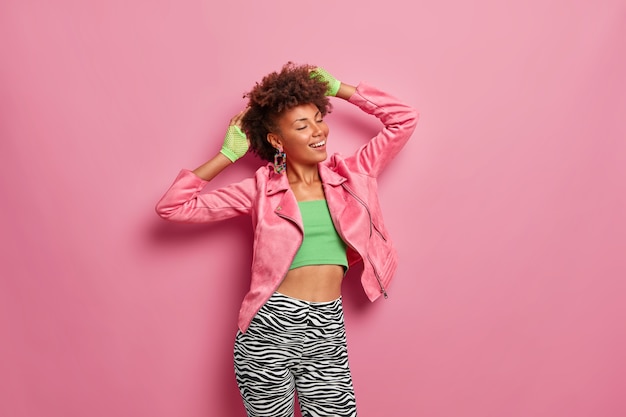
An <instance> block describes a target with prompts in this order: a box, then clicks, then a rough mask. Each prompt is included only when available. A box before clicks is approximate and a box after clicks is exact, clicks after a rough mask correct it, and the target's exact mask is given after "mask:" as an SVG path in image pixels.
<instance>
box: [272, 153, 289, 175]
mask: <svg viewBox="0 0 626 417" xmlns="http://www.w3.org/2000/svg"><path fill="white" fill-rule="evenodd" d="M286 169H287V155H285V152H283V151H281V150H280V149H276V153H275V154H274V172H275V173H277V174H282V173H283V172H285V170H286Z"/></svg>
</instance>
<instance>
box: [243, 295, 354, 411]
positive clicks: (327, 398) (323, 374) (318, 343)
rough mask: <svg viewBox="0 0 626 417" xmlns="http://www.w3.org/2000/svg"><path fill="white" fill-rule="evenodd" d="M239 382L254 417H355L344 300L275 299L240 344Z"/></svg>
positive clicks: (261, 311) (251, 325) (252, 324)
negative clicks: (296, 414)
mask: <svg viewBox="0 0 626 417" xmlns="http://www.w3.org/2000/svg"><path fill="white" fill-rule="evenodd" d="M234 357H235V376H236V378H237V384H238V385H239V390H240V392H241V396H242V398H243V402H244V405H245V407H246V410H247V412H248V416H249V417H292V416H293V415H294V394H295V392H297V394H298V401H299V403H300V410H301V412H302V416H303V417H322V416H325V417H326V416H334V417H338V416H346V417H347V416H350V417H354V416H356V402H355V398H354V389H353V387H352V377H351V376H350V367H349V365H348V351H347V346H346V333H345V328H344V322H343V308H342V304H341V298H338V299H336V300H334V301H329V302H319V303H318V302H309V301H303V300H298V299H295V298H291V297H288V296H286V295H283V294H280V293H274V294H273V295H272V296H271V298H270V299H269V300H268V301H267V303H265V305H263V307H261V309H260V310H259V312H258V313H257V314H256V316H255V317H254V319H252V322H251V323H250V327H249V328H248V330H247V331H246V332H245V333H241V332H238V333H237V337H236V339H235V354H234Z"/></svg>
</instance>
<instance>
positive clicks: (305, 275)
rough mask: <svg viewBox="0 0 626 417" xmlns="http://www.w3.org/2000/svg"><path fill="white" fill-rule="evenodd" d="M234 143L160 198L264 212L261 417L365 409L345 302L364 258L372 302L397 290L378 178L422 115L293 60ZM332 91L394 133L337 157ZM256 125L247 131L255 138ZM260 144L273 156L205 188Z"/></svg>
mask: <svg viewBox="0 0 626 417" xmlns="http://www.w3.org/2000/svg"><path fill="white" fill-rule="evenodd" d="M246 96H247V98H248V99H249V103H248V107H247V108H246V109H245V110H244V111H242V112H241V113H239V114H238V115H236V116H235V117H233V118H232V119H231V122H230V125H229V127H228V130H227V133H226V138H225V140H224V144H223V146H222V149H221V151H220V152H219V153H217V154H216V155H215V156H214V157H213V158H211V159H210V160H209V161H208V162H206V163H205V164H203V165H201V166H200V167H198V168H196V169H195V170H194V171H193V172H191V171H187V170H182V171H181V172H180V174H179V175H178V177H177V178H176V180H175V181H174V184H173V185H172V186H171V188H170V189H169V190H168V191H167V193H166V194H165V195H164V196H163V198H162V199H161V200H160V202H159V203H158V204H157V212H158V214H159V215H160V216H162V217H163V218H166V219H170V220H175V221H183V222H213V221H217V220H222V219H226V218H230V217H233V216H237V215H241V214H247V215H250V216H251V217H252V224H253V228H254V248H253V261H252V269H251V284H250V290H249V292H248V293H247V294H246V296H245V297H244V300H243V303H242V305H241V310H240V313H239V321H238V325H239V330H238V332H237V336H236V339H235V349H234V350H235V353H234V358H235V375H236V378H237V383H238V385H239V389H240V391H241V395H242V398H243V401H244V405H245V407H246V410H247V412H248V415H249V416H272V417H281V416H293V413H294V394H295V393H296V392H297V394H298V399H299V405H300V409H301V411H302V415H303V416H355V415H356V403H355V398H354V390H353V387H352V379H351V376H350V369H349V366H348V355H347V347H346V336H345V330H344V323H343V311H342V306H341V283H342V279H343V277H344V275H345V273H346V271H347V269H348V267H349V266H350V265H352V264H354V263H355V262H358V261H363V272H362V274H361V282H362V285H363V288H364V290H365V292H366V294H367V296H368V297H369V299H370V300H372V301H374V300H375V299H376V298H378V297H379V296H380V295H381V294H383V295H384V296H385V297H387V293H386V286H387V285H388V284H389V282H390V280H391V278H392V276H393V273H394V271H395V269H396V265H397V257H396V252H395V250H394V248H393V245H392V243H391V241H390V240H389V238H388V237H387V232H386V230H385V227H384V225H383V221H382V215H381V210H380V206H379V203H378V198H377V195H376V189H377V184H376V178H377V176H378V174H379V173H380V172H381V171H382V169H383V168H384V167H385V166H386V165H387V163H388V162H389V161H390V160H391V159H392V158H393V157H394V156H395V155H396V154H397V153H398V152H399V151H400V150H401V148H402V147H403V145H404V144H405V143H406V141H407V140H408V139H409V137H410V136H411V134H412V132H413V130H414V129H415V124H416V122H417V113H416V112H415V110H413V109H412V108H411V107H409V106H407V105H405V104H402V103H401V102H399V101H398V100H397V99H395V98H393V97H391V96H390V95H388V94H386V93H384V92H382V91H380V90H378V89H376V88H374V87H371V86H368V85H366V84H364V83H361V84H359V85H358V87H355V86H352V85H349V84H346V83H342V82H340V81H338V80H337V79H336V78H334V77H332V76H331V75H330V74H329V73H328V72H326V71H325V70H323V69H321V68H315V67H311V66H308V65H300V66H298V65H295V64H293V63H287V64H286V65H285V66H284V67H283V68H282V70H281V71H280V72H274V73H271V74H269V75H267V76H265V77H264V78H263V80H262V82H261V83H257V84H256V86H255V87H254V88H253V89H252V91H250V92H249V93H248V94H247V95H246ZM328 96H334V97H337V98H340V99H343V100H347V101H348V102H350V103H352V104H354V105H356V106H357V107H359V108H360V109H361V110H363V111H364V112H366V113H368V114H371V115H374V116H375V117H377V118H378V119H379V120H380V121H381V122H382V123H383V125H384V128H383V129H382V130H381V131H380V132H379V133H378V134H377V135H376V136H375V137H374V138H372V139H371V140H370V141H369V142H368V143H366V144H365V145H363V146H361V147H360V148H359V149H358V150H357V151H356V152H355V154H353V155H351V156H349V157H342V156H340V155H337V154H335V155H332V156H331V157H330V158H328V155H327V149H326V146H327V140H328V133H329V128H328V125H327V124H326V122H325V121H324V116H325V115H326V114H327V113H328V112H329V111H330V109H331V105H330V102H329V98H328ZM244 132H245V133H244ZM249 148H250V149H252V151H253V152H254V153H256V154H257V155H258V156H259V157H261V158H262V159H265V160H267V161H268V162H269V163H268V164H267V165H265V166H263V167H261V168H259V169H258V170H257V171H256V173H255V175H254V176H253V177H251V178H248V179H245V180H243V181H241V182H239V183H236V184H231V185H229V186H226V187H223V188H219V189H215V190H212V191H208V192H201V191H202V190H203V188H204V187H205V185H206V183H207V182H208V181H210V180H211V179H213V178H214V177H215V176H216V175H218V174H219V173H220V172H221V171H222V170H223V169H225V168H226V167H228V166H229V165H231V164H232V163H234V162H235V161H236V160H237V159H239V158H241V157H242V156H243V155H245V154H246V152H247V151H248V149H249Z"/></svg>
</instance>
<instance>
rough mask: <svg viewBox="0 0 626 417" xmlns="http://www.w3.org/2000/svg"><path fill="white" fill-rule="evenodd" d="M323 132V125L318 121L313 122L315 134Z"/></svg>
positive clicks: (318, 134)
mask: <svg viewBox="0 0 626 417" xmlns="http://www.w3.org/2000/svg"><path fill="white" fill-rule="evenodd" d="M322 132H323V131H322V127H321V126H320V125H319V124H318V123H313V136H315V137H317V136H320V135H321V134H322Z"/></svg>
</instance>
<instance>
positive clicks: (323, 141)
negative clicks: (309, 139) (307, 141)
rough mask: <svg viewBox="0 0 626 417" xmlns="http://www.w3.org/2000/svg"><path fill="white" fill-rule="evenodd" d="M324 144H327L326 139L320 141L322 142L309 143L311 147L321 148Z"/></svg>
mask: <svg viewBox="0 0 626 417" xmlns="http://www.w3.org/2000/svg"><path fill="white" fill-rule="evenodd" d="M324 145H326V141H325V140H322V141H320V142H317V143H313V144H311V145H309V146H310V147H311V148H319V147H321V146H324Z"/></svg>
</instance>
